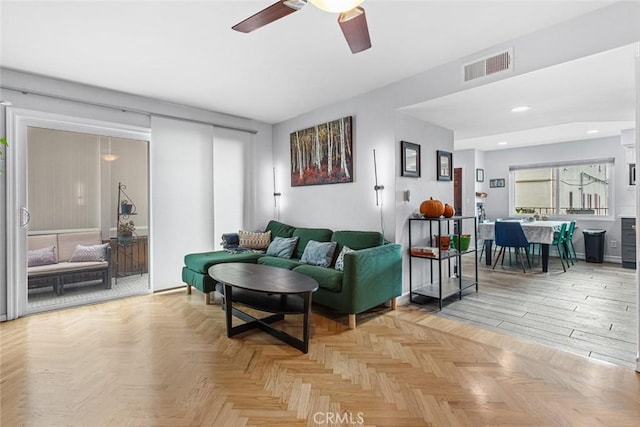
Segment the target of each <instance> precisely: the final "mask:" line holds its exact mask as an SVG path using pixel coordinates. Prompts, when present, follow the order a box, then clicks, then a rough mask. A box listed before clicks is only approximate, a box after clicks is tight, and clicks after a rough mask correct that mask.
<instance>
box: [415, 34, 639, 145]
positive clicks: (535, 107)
mask: <svg viewBox="0 0 640 427" xmlns="http://www.w3.org/2000/svg"><path fill="white" fill-rule="evenodd" d="M637 55H638V44H637V43H636V44H633V45H629V46H625V47H622V48H618V49H614V50H611V51H609V52H604V53H601V54H598V55H593V56H589V57H585V58H581V59H578V60H575V61H571V62H567V63H564V64H561V65H557V66H554V67H550V68H546V69H543V70H540V71H536V72H532V73H528V74H524V75H520V76H516V77H513V78H509V79H505V80H500V81H498V82H495V83H491V84H487V85H484V86H478V87H476V88H473V89H470V90H466V91H464V92H459V93H456V94H452V95H449V96H445V97H442V98H438V99H434V100H430V101H428V102H424V103H421V104H418V105H415V106H411V107H408V108H406V109H405V111H406V112H407V113H408V114H410V115H413V116H416V117H418V118H421V119H423V120H426V121H429V122H431V123H435V124H438V125H440V126H443V127H446V128H448V129H453V130H455V133H454V134H455V149H456V150H464V149H470V148H476V149H480V150H485V151H488V150H498V149H507V148H515V147H523V146H527V145H539V144H551V143H556V142H562V141H575V140H583V139H592V138H602V137H606V136H613V135H620V130H622V129H630V128H634V127H635V111H636V108H635V102H636V90H635V84H636V83H635V79H636V77H635V57H636V56H637ZM516 60H517V59H516ZM518 105H528V106H530V107H531V109H530V110H529V111H526V112H520V113H513V112H511V111H510V110H511V108H512V107H514V106H518ZM594 130H597V131H598V132H597V133H587V131H594ZM499 142H502V144H498V143H499ZM505 142H506V144H504V143H505Z"/></svg>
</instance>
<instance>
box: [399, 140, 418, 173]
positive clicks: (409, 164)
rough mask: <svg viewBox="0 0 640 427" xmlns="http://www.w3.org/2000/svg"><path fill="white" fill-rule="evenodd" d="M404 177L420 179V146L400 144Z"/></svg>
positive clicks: (408, 143)
mask: <svg viewBox="0 0 640 427" xmlns="http://www.w3.org/2000/svg"><path fill="white" fill-rule="evenodd" d="M400 158H401V159H402V172H401V175H402V176H406V177H409V178H420V145H418V144H414V143H412V142H408V141H401V142H400Z"/></svg>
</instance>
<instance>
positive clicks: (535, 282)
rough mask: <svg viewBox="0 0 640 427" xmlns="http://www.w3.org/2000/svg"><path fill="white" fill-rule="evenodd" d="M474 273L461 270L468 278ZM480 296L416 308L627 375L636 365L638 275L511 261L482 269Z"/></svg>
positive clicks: (600, 267) (613, 268)
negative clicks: (616, 367) (612, 365)
mask: <svg viewBox="0 0 640 427" xmlns="http://www.w3.org/2000/svg"><path fill="white" fill-rule="evenodd" d="M471 268H473V266H471V265H463V271H465V275H466V274H469V273H468V272H469V271H471ZM478 271H479V282H480V288H479V292H477V293H476V292H475V290H473V292H469V293H467V295H465V297H464V298H462V300H458V299H457V298H456V297H453V298H450V299H449V300H446V301H445V304H444V306H443V309H442V311H438V307H437V304H434V303H427V304H424V305H416V306H415V307H416V308H418V309H420V310H424V311H427V312H431V313H435V314H437V315H438V316H443V317H446V318H449V319H452V320H457V321H461V322H465V323H469V324H472V325H476V326H479V327H481V328H485V329H489V330H492V331H496V332H501V333H505V334H509V335H513V336H517V337H521V338H524V339H527V340H532V341H535V342H538V343H541V344H545V345H549V346H552V347H554V348H558V349H560V350H566V351H571V352H574V353H576V354H579V355H581V356H584V357H590V358H594V359H599V360H604V361H608V362H611V363H615V364H618V365H620V366H624V367H627V368H630V369H633V368H634V367H635V366H636V363H635V358H636V352H637V342H638V305H637V298H638V296H637V284H636V277H635V276H636V271H635V270H633V269H627V268H622V266H621V265H620V264H613V263H587V262H585V261H582V260H580V261H577V262H576V263H575V264H573V265H571V266H570V267H569V268H568V269H567V271H566V272H564V271H563V270H562V266H561V265H560V260H559V258H557V257H551V258H550V261H549V272H548V273H542V271H541V267H540V265H534V266H533V267H532V268H529V267H528V266H527V271H526V273H523V272H522V268H521V266H520V263H519V262H516V261H515V260H513V264H512V265H509V262H508V258H507V260H506V261H505V263H504V266H501V265H500V264H498V265H497V266H496V268H495V270H493V269H492V268H491V267H489V266H486V265H484V264H480V265H479V266H478Z"/></svg>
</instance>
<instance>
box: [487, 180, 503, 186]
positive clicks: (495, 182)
mask: <svg viewBox="0 0 640 427" xmlns="http://www.w3.org/2000/svg"><path fill="white" fill-rule="evenodd" d="M489 187H490V188H504V178H496V179H490V180H489Z"/></svg>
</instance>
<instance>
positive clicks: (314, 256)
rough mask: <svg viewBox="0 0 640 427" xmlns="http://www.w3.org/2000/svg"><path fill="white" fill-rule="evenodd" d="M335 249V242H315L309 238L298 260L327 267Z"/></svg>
mask: <svg viewBox="0 0 640 427" xmlns="http://www.w3.org/2000/svg"><path fill="white" fill-rule="evenodd" d="M335 250H336V242H316V241H315V240H309V243H307V246H306V247H305V248H304V252H303V254H302V258H300V261H302V262H304V263H305V264H310V265H317V266H320V267H329V265H331V260H332V259H333V253H334V252H335Z"/></svg>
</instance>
